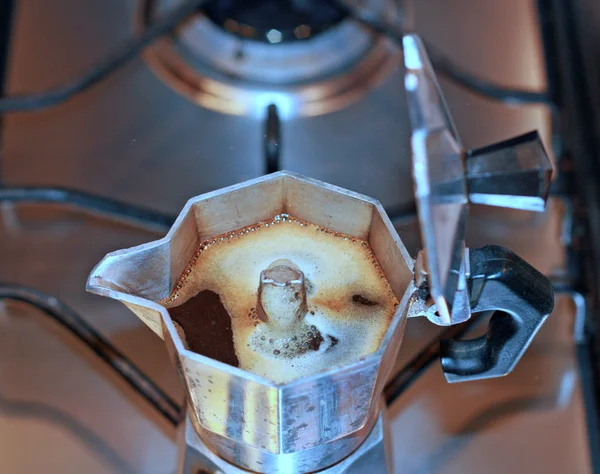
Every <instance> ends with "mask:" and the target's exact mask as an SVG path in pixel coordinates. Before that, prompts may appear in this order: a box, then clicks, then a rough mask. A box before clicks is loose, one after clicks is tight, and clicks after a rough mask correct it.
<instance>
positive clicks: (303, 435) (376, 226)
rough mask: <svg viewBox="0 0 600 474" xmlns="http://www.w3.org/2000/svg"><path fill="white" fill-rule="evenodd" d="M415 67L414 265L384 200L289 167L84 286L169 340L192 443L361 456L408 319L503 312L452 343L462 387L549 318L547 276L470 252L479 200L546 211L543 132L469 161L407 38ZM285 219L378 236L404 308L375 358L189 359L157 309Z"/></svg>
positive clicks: (254, 463) (264, 452)
mask: <svg viewBox="0 0 600 474" xmlns="http://www.w3.org/2000/svg"><path fill="white" fill-rule="evenodd" d="M404 57H405V87H406V96H407V103H408V108H409V112H410V122H411V124H412V130H413V134H412V156H413V165H414V180H415V195H416V201H417V206H418V211H419V218H420V222H421V232H422V238H423V243H424V250H423V251H421V252H420V253H419V255H418V256H417V258H416V260H414V259H413V258H412V257H411V256H410V255H409V254H408V252H407V251H406V248H405V246H404V244H403V243H402V241H401V239H400V237H399V236H398V234H397V232H396V230H395V229H394V227H393V225H392V223H391V222H390V220H389V218H388V217H387V215H386V213H385V211H384V209H383V207H382V206H381V204H380V203H379V202H378V201H377V200H375V199H372V198H369V197H366V196H363V195H359V194H356V193H354V192H351V191H347V190H345V189H341V188H339V187H336V186H332V185H330V184H327V183H323V182H320V181H316V180H313V179H310V178H306V177H303V176H299V175H297V174H294V173H290V172H286V171H283V172H278V173H274V174H271V175H268V176H264V177H261V178H258V179H254V180H251V181H247V182H245V183H241V184H238V185H235V186H231V187H228V188H224V189H221V190H218V191H214V192H211V193H208V194H204V195H201V196H198V197H195V198H192V199H190V200H189V201H188V203H187V204H186V205H185V207H184V208H183V210H182V211H181V213H180V215H179V217H178V218H177V220H176V222H175V224H174V225H173V227H172V228H171V230H170V231H169V232H168V234H167V235H166V236H165V237H164V238H162V239H160V240H157V241H155V242H150V243H147V244H144V245H140V246H137V247H133V248H130V249H126V250H119V251H116V252H112V253H110V254H108V255H107V256H106V257H105V258H104V259H103V260H102V261H101V262H100V263H99V264H98V265H97V266H96V268H94V270H93V271H92V273H91V275H90V277H89V280H88V283H87V289H88V290H89V291H91V292H93V293H96V294H100V295H104V296H108V297H110V298H113V299H116V300H119V301H121V302H123V303H124V304H125V305H126V306H127V307H129V308H130V309H131V310H132V311H133V312H134V313H135V314H136V315H137V316H138V317H139V318H140V319H141V320H142V321H144V323H146V324H147V325H148V326H149V327H150V328H151V329H152V330H153V331H154V332H155V333H156V334H157V335H158V336H159V337H161V338H162V339H164V341H165V343H166V344H167V348H168V351H169V354H170V357H171V359H172V361H173V363H174V364H175V365H176V367H177V369H178V372H179V375H180V377H181V379H182V381H183V383H184V384H185V387H186V394H187V404H188V414H189V417H190V419H191V423H192V425H193V427H194V430H195V432H196V434H197V435H198V436H199V438H200V439H201V440H202V442H203V443H204V444H205V445H206V446H208V447H209V448H210V450H211V451H212V452H214V453H215V454H216V455H218V456H219V457H220V458H222V459H223V460H225V461H227V462H228V463H230V464H231V465H233V466H237V467H239V468H242V469H246V470H250V471H253V472H261V473H288V474H293V473H307V472H313V471H319V470H322V469H325V468H327V467H329V466H332V465H335V464H336V463H338V462H340V461H341V460H342V459H344V458H346V457H347V456H349V455H350V454H351V453H352V452H354V451H355V450H356V449H357V448H358V447H359V446H360V445H361V444H362V443H363V441H364V440H365V439H366V438H367V436H368V435H369V433H370V432H371V430H372V429H373V426H374V425H375V423H376V421H377V419H378V416H379V414H380V409H381V406H380V398H381V394H382V391H383V388H384V385H385V383H386V380H387V379H388V377H389V376H390V373H391V370H392V367H393V365H394V362H395V360H396V356H397V354H398V350H399V348H400V344H401V342H402V337H403V334H404V329H405V326H406V323H407V320H408V318H409V317H417V316H425V317H427V318H428V319H429V320H431V321H432V322H433V323H435V324H439V325H450V324H457V323H460V322H463V321H466V320H467V319H469V318H470V317H471V315H472V314H473V313H476V312H481V311H489V310H495V311H496V313H495V314H494V316H492V318H491V319H490V322H489V328H488V334H487V335H486V336H484V337H483V338H479V339H476V340H472V341H444V342H443V345H442V368H443V370H444V373H445V375H446V377H447V379H448V380H449V381H452V382H455V381H463V380H472V379H478V378H487V377H496V376H501V375H505V374H507V373H508V372H510V371H511V370H512V368H513V367H514V365H515V364H516V362H517V361H518V360H519V358H520V357H521V356H522V354H523V352H524V351H525V349H526V348H527V346H528V345H529V342H530V341H531V339H532V337H533V336H534V335H535V333H536V332H537V330H538V329H539V327H540V326H541V324H542V323H543V321H544V320H545V318H546V317H547V316H548V314H549V313H550V312H551V310H552V307H553V292H552V287H551V284H550V282H549V281H548V279H547V278H545V277H544V276H543V275H541V274H540V273H539V272H538V271H537V270H535V269H534V268H532V267H531V266H530V265H528V264H527V263H526V262H524V261H523V260H521V259H520V258H519V257H517V256H516V255H514V254H513V253H512V252H510V251H508V250H506V249H503V248H501V247H484V248H482V249H474V250H473V249H468V248H466V246H465V243H464V229H465V221H466V214H467V212H466V211H467V205H468V203H469V201H476V202H483V203H487V204H492V205H499V204H500V205H507V206H511V207H527V208H531V209H539V208H542V207H543V202H544V200H545V196H546V193H547V187H548V184H549V179H550V173H551V166H550V164H549V162H548V158H547V157H546V155H545V153H544V152H543V148H542V147H541V145H540V143H539V139H537V135H527V136H524V137H521V138H520V139H518V140H513V141H512V142H510V143H508V144H504V145H499V146H495V147H491V148H487V149H484V150H480V151H479V152H475V153H471V154H467V153H465V152H464V150H463V149H462V147H461V145H460V142H459V141H458V138H457V135H456V133H455V132H454V128H453V127H452V124H451V121H450V118H449V117H450V116H449V114H448V112H447V110H446V107H445V106H444V101H443V98H442V96H441V93H440V91H439V87H438V85H437V81H436V78H435V75H434V74H433V70H432V69H431V66H430V64H429V61H428V59H427V56H426V54H425V51H424V49H423V47H422V45H421V43H420V41H419V39H418V38H417V37H416V36H412V35H411V36H407V37H405V41H404ZM507 177H508V178H507ZM283 213H287V214H290V215H293V216H294V217H297V218H299V219H302V220H305V221H308V222H311V223H314V224H316V225H318V226H320V227H325V228H328V229H331V230H333V231H336V232H340V233H343V234H347V235H349V236H354V237H357V238H360V239H364V240H367V241H368V242H369V243H370V245H371V247H372V250H373V252H374V254H375V256H376V258H377V260H378V262H379V264H380V266H381V268H382V270H383V271H384V273H385V275H386V277H387V279H388V281H389V283H390V285H391V288H392V290H393V292H394V294H395V296H396V298H397V299H398V300H399V301H400V304H399V305H398V307H397V309H396V312H395V314H394V316H393V319H392V320H391V323H390V324H389V327H388V328H387V331H386V332H385V335H384V337H383V339H382V341H381V343H380V345H379V347H378V348H377V350H375V351H374V352H373V353H371V354H369V355H367V356H365V357H362V358H361V359H359V360H355V361H353V362H351V363H349V364H345V365H341V366H337V367H331V368H330V369H329V370H327V371H325V372H321V373H316V374H314V375H310V376H307V377H303V378H299V379H296V380H293V381H291V382H289V383H281V384H278V383H275V382H273V381H271V380H268V379H266V378H264V377H261V376H258V375H256V374H253V373H250V372H247V371H245V370H242V369H240V368H237V367H233V366H231V365H228V364H225V363H222V362H219V361H217V360H213V359H210V358H208V357H205V356H202V355H199V354H197V353H194V352H192V351H190V350H188V349H186V347H185V344H184V342H183V341H182V340H181V338H180V336H179V334H178V332H177V330H176V328H175V326H174V324H173V321H172V319H171V317H170V316H169V313H168V312H167V310H166V309H165V308H164V307H163V306H161V305H160V304H159V303H158V302H159V301H161V300H163V299H165V298H167V297H168V296H169V295H170V294H171V292H172V290H173V287H174V285H175V284H176V283H177V281H178V279H179V277H180V275H181V274H182V272H183V271H184V269H185V268H186V266H187V265H188V263H189V262H190V260H191V259H192V257H193V255H194V253H195V252H196V249H197V248H198V246H199V245H200V244H201V243H202V242H203V241H205V240H206V239H209V238H212V237H214V236H217V235H220V234H223V233H225V232H229V231H233V230H236V229H240V228H242V227H245V226H248V225H251V224H254V223H256V222H259V221H263V220H266V219H270V218H272V217H273V216H275V215H280V214H283Z"/></svg>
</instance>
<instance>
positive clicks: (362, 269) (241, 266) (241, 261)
mask: <svg viewBox="0 0 600 474" xmlns="http://www.w3.org/2000/svg"><path fill="white" fill-rule="evenodd" d="M162 304H163V305H164V306H165V307H166V308H167V309H168V311H169V314H170V315H171V318H172V319H173V321H174V322H175V323H176V327H177V329H178V331H179V333H180V335H181V336H182V339H183V340H184V343H185V344H186V345H187V347H188V348H189V349H190V350H192V351H194V352H197V353H199V354H202V355H206V356H207V357H211V358H213V359H216V360H220V361H221V362H225V363H228V364H231V365H235V366H239V367H241V368H243V369H245V370H248V371H250V372H254V373H256V374H258V375H262V376H264V377H266V378H269V379H271V380H273V381H275V382H279V383H284V382H287V381H290V380H293V379H295V378H298V377H301V376H305V375H309V374H312V373H317V372H321V371H323V370H327V369H329V368H332V367H334V366H338V365H344V364H347V363H349V362H352V361H353V360H358V359H359V358H360V357H362V356H365V355H367V354H369V353H371V352H373V351H375V350H376V349H377V347H378V346H379V343H380V342H381V339H382V337H383V335H384V333H385V331H386V329H387V327H388V325H389V323H390V321H391V319H392V316H393V314H394V312H395V310H396V307H397V306H398V300H397V298H396V297H395V295H394V294H393V292H392V289H391V287H390V285H389V283H388V281H387V279H386V278H385V275H384V273H383V271H382V269H381V267H380V266H379V264H378V262H377V260H376V258H375V256H374V254H373V252H372V250H371V248H370V246H369V244H368V242H366V241H363V240H360V239H357V238H354V237H350V236H347V235H343V234H339V233H335V232H333V231H331V230H329V229H325V228H322V227H319V226H317V225H314V224H311V223H307V222H304V221H302V220H300V219H296V218H294V217H291V216H288V215H286V214H282V215H281V216H276V217H275V218H273V219H272V220H269V221H264V222H259V223H256V224H254V225H251V226H248V227H245V228H243V229H240V230H237V231H234V232H229V233H227V234H223V235H220V236H217V237H214V238H212V239H210V240H208V241H206V242H204V243H202V245H201V246H200V247H199V249H198V251H197V252H196V254H195V256H194V257H193V259H192V261H191V262H190V264H189V266H188V267H187V268H186V270H185V271H184V273H183V275H182V277H181V279H180V280H179V282H178V283H177V285H176V287H175V290H174V292H173V293H172V294H171V295H170V296H169V297H168V298H167V299H166V300H164V301H162Z"/></svg>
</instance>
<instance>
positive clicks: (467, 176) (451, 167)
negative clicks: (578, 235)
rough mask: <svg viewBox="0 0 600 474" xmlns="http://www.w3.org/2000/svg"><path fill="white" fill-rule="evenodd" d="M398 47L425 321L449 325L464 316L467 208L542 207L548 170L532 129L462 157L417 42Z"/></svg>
mask: <svg viewBox="0 0 600 474" xmlns="http://www.w3.org/2000/svg"><path fill="white" fill-rule="evenodd" d="M403 49H404V65H405V74H404V86H405V90H406V97H407V105H408V109H409V116H410V122H411V128H412V137H411V146H412V157H413V179H414V184H415V197H416V202H417V209H418V212H419V222H420V227H421V237H422V240H423V246H424V250H425V254H424V256H425V258H426V271H427V283H428V291H429V294H430V295H431V297H432V298H433V300H434V303H435V314H433V312H432V315H431V317H430V319H432V320H433V322H435V323H437V324H440V325H449V324H456V323H460V322H463V321H465V320H467V319H468V318H469V317H470V315H471V310H470V298H469V292H468V286H467V278H468V274H469V270H468V263H469V259H468V251H467V249H466V247H465V232H466V217H467V212H468V206H467V205H468V203H469V202H477V203H482V204H488V205H496V206H501V207H513V208H519V209H529V210H543V208H544V204H545V200H546V197H547V195H548V188H549V185H550V181H551V176H552V165H551V163H550V160H549V159H548V156H547V154H546V152H545V150H544V148H543V146H542V144H541V141H540V139H539V136H538V134H537V132H532V133H528V134H525V135H523V136H520V137H517V138H513V139H510V140H507V141H505V142H502V143H499V144H495V145H492V146H490V147H485V148H483V149H481V150H475V151H472V152H469V153H466V152H465V150H464V149H463V147H462V145H461V143H460V138H459V137H458V134H457V132H456V129H455V127H454V124H453V122H452V118H451V116H450V113H449V111H448V107H447V106H446V102H445V100H444V97H443V95H442V92H441V89H440V86H439V83H438V81H437V77H436V75H435V72H434V70H433V67H432V66H431V63H430V61H429V58H428V56H427V52H426V50H425V48H424V46H423V43H422V41H421V39H420V38H419V37H418V36H417V35H406V36H404V38H403Z"/></svg>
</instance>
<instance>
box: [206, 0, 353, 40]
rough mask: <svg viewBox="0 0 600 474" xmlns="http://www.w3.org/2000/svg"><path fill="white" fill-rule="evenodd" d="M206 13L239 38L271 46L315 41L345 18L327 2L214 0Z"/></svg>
mask: <svg viewBox="0 0 600 474" xmlns="http://www.w3.org/2000/svg"><path fill="white" fill-rule="evenodd" d="M204 13H205V14H206V16H207V17H208V18H210V19H211V20H212V21H213V22H214V23H215V24H217V25H218V26H220V27H222V28H223V29H224V30H226V31H228V32H230V33H233V34H235V35H236V36H239V37H241V38H244V39H250V40H257V41H264V42H267V43H272V44H276V43H284V42H290V41H298V40H307V39H309V38H313V37H314V36H315V35H318V34H320V33H322V32H324V31H327V30H328V29H330V28H331V27H333V26H335V25H337V24H339V23H340V22H341V21H342V20H344V18H345V13H344V12H343V11H342V10H341V9H340V8H338V7H337V6H336V5H335V4H334V3H333V2H331V3H330V2H327V1H324V0H212V1H210V2H209V3H208V4H207V5H206V6H205V7H204Z"/></svg>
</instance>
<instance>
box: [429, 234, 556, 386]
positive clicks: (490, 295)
mask: <svg viewBox="0 0 600 474" xmlns="http://www.w3.org/2000/svg"><path fill="white" fill-rule="evenodd" d="M469 253H470V263H471V276H470V279H469V285H470V294H471V311H472V312H473V313H480V312H483V311H495V313H494V314H493V315H492V317H491V319H490V322H489V326H488V330H487V334H486V335H485V336H482V337H479V338H476V339H471V340H466V341H458V340H443V341H441V351H440V354H441V361H442V369H443V371H444V374H445V376H446V379H447V380H448V382H464V381H468V380H478V379H485V378H492V377H501V376H503V375H506V374H508V373H509V372H511V371H512V370H513V368H514V367H515V365H516V364H517V362H518V361H519V360H520V359H521V357H522V356H523V353H524V352H525V350H526V349H527V347H528V346H529V344H530V343H531V340H532V339H533V337H534V336H535V334H536V333H537V331H538V330H539V329H540V327H541V326H542V324H543V323H544V321H545V320H546V318H547V317H548V315H549V314H550V313H551V312H552V309H553V308H554V291H553V289H552V284H551V283H550V280H548V278H546V277H545V276H544V275H543V274H541V273H540V272H539V271H537V270H536V269H535V268H533V267H532V266H531V265H529V264H528V263H527V262H525V260H523V259H521V258H520V257H518V256H517V255H516V254H514V253H513V252H511V251H510V250H507V249H505V248H503V247H499V246H496V245H489V246H486V247H483V248H480V249H474V250H473V249H471V250H470V251H469Z"/></svg>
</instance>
